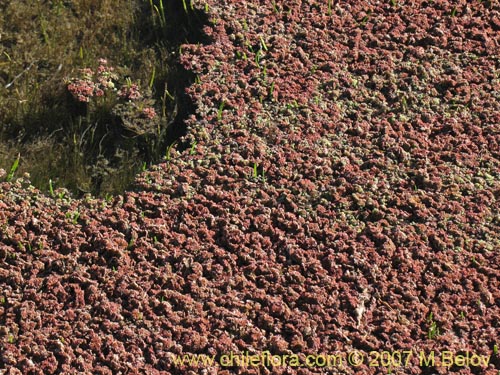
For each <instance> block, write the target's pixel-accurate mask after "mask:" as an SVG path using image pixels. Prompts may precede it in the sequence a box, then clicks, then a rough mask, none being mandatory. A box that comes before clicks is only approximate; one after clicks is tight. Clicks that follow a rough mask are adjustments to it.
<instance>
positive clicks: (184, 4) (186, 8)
mask: <svg viewBox="0 0 500 375" xmlns="http://www.w3.org/2000/svg"><path fill="white" fill-rule="evenodd" d="M182 7H183V8H184V12H186V13H187V12H188V6H187V2H186V0H182ZM189 9H191V10H192V11H193V10H194V6H193V3H192V2H191V1H189ZM205 9H207V4H205Z"/></svg>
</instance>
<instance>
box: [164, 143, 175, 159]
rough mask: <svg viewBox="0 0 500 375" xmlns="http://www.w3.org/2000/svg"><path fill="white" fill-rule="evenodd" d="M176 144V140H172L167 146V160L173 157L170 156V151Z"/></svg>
mask: <svg viewBox="0 0 500 375" xmlns="http://www.w3.org/2000/svg"><path fill="white" fill-rule="evenodd" d="M174 144H175V142H172V143H171V144H170V146H168V147H167V151H166V152H165V160H166V161H170V158H171V156H170V152H171V150H172V147H173V146H174Z"/></svg>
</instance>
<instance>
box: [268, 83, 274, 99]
mask: <svg viewBox="0 0 500 375" xmlns="http://www.w3.org/2000/svg"><path fill="white" fill-rule="evenodd" d="M274 84H275V82H274V81H273V82H272V83H271V87H269V98H271V99H272V98H273V93H274Z"/></svg>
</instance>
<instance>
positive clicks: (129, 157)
mask: <svg viewBox="0 0 500 375" xmlns="http://www.w3.org/2000/svg"><path fill="white" fill-rule="evenodd" d="M33 4H34V5H33ZM189 5H190V3H189ZM200 22H204V20H202V19H200V16H199V15H198V14H197V13H196V12H195V11H194V10H193V8H192V6H186V3H185V1H182V0H170V1H166V0H156V1H154V0H127V1H122V2H120V3H119V6H117V3H116V2H115V1H111V0H78V1H77V0H48V1H35V2H29V4H28V3H27V2H25V1H21V0H7V1H3V2H1V3H0V36H1V37H0V38H1V39H0V169H1V168H3V169H5V170H12V169H11V167H12V165H13V161H15V160H17V164H16V169H15V170H14V172H15V173H16V175H22V174H23V173H24V172H28V173H29V174H30V176H31V182H32V183H33V184H34V185H35V186H37V187H38V188H39V189H41V190H42V191H44V192H49V189H50V188H51V187H52V189H54V188H59V187H64V188H67V189H69V190H70V191H72V192H73V193H75V194H76V195H80V194H84V193H89V192H90V193H93V194H96V195H101V196H104V195H106V194H114V193H120V192H123V191H124V190H125V189H126V188H127V187H128V186H129V185H130V183H131V182H132V180H133V178H134V176H135V174H136V173H137V172H138V171H140V170H141V167H142V166H143V165H144V163H147V164H150V163H154V162H157V161H158V160H160V159H161V157H162V156H164V155H165V150H166V148H167V147H168V146H169V144H171V143H172V142H173V140H174V139H175V137H176V136H178V134H179V132H180V130H179V129H172V128H173V127H175V125H176V121H174V120H175V119H176V116H177V113H178V108H179V107H180V106H182V105H184V107H185V106H186V104H185V103H184V102H185V99H183V98H182V95H183V91H184V90H183V88H184V86H185V85H187V84H189V82H190V81H192V79H191V78H192V77H191V76H190V75H189V74H188V73H186V72H185V71H183V70H182V69H181V68H180V66H179V65H178V63H177V59H176V58H177V56H176V51H177V50H178V46H179V44H181V43H185V42H188V41H189V40H188V39H189V38H191V36H192V35H191V34H195V35H194V37H193V38H194V39H195V41H200V40H199V38H200V35H201V33H200V32H198V31H196V32H195V31H193V30H194V28H195V27H198V28H199V24H200ZM199 29H201V28H199ZM196 38H198V39H196ZM189 42H192V41H189ZM100 59H106V60H100ZM99 80H100V81H99ZM84 83H87V84H91V86H92V87H91V89H92V90H93V91H92V95H90V96H88V97H85V96H84V95H83V96H82V92H80V93H79V92H78V90H79V89H82V88H83V86H81V87H79V84H82V85H83V84H84ZM106 84H108V85H109V86H104V85H106ZM115 86H116V87H115ZM87 89H89V88H88V87H87ZM94 89H95V90H94ZM127 90H128V91H127ZM134 93H140V96H141V98H140V100H135V99H137V98H134V97H133V95H134ZM87 94H90V92H87ZM79 95H80V96H79ZM87 99H88V100H87ZM183 111H186V108H184V109H183ZM179 112H180V110H179ZM17 155H20V158H17ZM9 176H10V175H9ZM12 177H13V176H10V178H12ZM49 185H50V186H49Z"/></svg>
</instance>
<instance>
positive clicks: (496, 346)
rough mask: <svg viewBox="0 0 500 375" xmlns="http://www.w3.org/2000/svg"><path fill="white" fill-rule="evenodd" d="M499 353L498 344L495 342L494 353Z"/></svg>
mask: <svg viewBox="0 0 500 375" xmlns="http://www.w3.org/2000/svg"><path fill="white" fill-rule="evenodd" d="M498 353H499V349H498V345H497V344H495V345H493V354H494V355H498Z"/></svg>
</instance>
